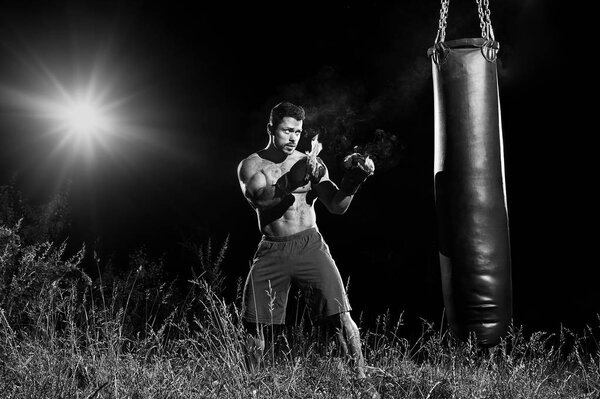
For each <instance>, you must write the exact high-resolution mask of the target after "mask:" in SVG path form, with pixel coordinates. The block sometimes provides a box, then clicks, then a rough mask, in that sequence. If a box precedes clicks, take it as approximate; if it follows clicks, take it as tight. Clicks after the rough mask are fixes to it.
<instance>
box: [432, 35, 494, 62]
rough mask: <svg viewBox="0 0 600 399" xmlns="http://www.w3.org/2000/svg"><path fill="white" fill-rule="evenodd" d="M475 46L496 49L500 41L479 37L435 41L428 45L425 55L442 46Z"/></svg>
mask: <svg viewBox="0 0 600 399" xmlns="http://www.w3.org/2000/svg"><path fill="white" fill-rule="evenodd" d="M476 47H479V48H483V47H489V48H492V49H494V50H498V49H499V48H500V43H498V42H496V41H494V40H487V39H484V38H481V37H476V38H468V39H456V40H448V41H447V42H439V43H436V44H435V45H434V46H432V47H429V49H427V56H428V57H431V56H432V55H433V53H434V51H436V49H437V50H438V51H439V50H441V49H444V48H447V49H450V48H476Z"/></svg>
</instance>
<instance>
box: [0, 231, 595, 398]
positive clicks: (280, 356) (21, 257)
mask: <svg viewBox="0 0 600 399" xmlns="http://www.w3.org/2000/svg"><path fill="white" fill-rule="evenodd" d="M18 228H19V227H18V226H16V227H12V228H7V227H2V228H1V229H0V278H1V282H0V284H1V285H0V289H2V291H1V292H0V397H1V398H86V399H90V398H363V397H376V395H379V397H382V398H597V397H600V348H599V346H598V343H597V341H596V337H597V331H596V329H595V328H589V329H587V330H586V331H584V332H583V333H581V334H578V335H577V334H575V333H573V332H571V331H569V330H567V329H562V330H561V331H560V332H558V333H555V334H551V333H545V332H536V333H533V334H529V335H528V336H526V335H525V334H524V332H523V330H522V329H521V328H517V327H513V328H512V329H511V330H510V332H509V334H508V335H507V336H506V338H505V339H504V340H503V341H502V342H501V344H500V345H498V346H496V347H494V348H491V349H482V348H480V347H478V346H477V344H476V340H475V339H470V340H467V341H466V342H462V341H457V340H455V339H454V338H453V337H452V336H450V335H449V334H448V333H447V331H445V330H444V329H442V330H440V329H438V328H435V327H434V326H433V325H432V324H430V323H427V322H425V321H424V322H423V324H422V333H421V334H420V337H418V338H417V339H414V340H409V339H407V338H405V337H403V328H404V325H403V320H402V318H400V319H398V320H391V317H390V315H389V313H388V314H384V315H381V316H380V317H379V318H378V322H377V323H376V326H375V328H374V329H364V330H363V331H362V340H363V351H364V356H365V360H366V362H367V364H368V365H369V370H368V373H367V374H368V378H367V379H366V380H358V379H356V378H355V372H354V370H353V368H352V367H351V365H350V364H351V363H350V362H349V359H346V358H344V357H340V356H339V355H338V351H337V348H336V345H335V344H334V342H335V340H325V341H323V340H322V339H320V338H319V337H321V335H320V334H319V331H318V329H317V328H310V327H309V328H305V327H304V326H306V323H302V322H298V323H297V324H296V325H293V326H288V327H287V328H285V329H283V330H280V331H278V330H271V329H267V331H266V333H267V346H268V347H267V348H266V350H265V356H264V362H263V365H262V367H261V368H260V369H259V370H258V371H256V372H255V373H249V372H247V371H246V368H245V358H244V356H245V351H244V342H245V337H246V335H245V331H244V328H243V326H242V324H241V320H240V306H239V298H238V299H236V300H233V301H231V302H228V301H227V300H226V299H224V298H223V296H222V294H221V292H220V290H221V288H222V283H223V280H222V279H221V278H220V275H219V273H218V269H219V266H220V263H221V262H222V260H223V258H224V256H225V250H226V247H227V242H225V243H224V244H223V246H222V248H221V250H220V251H218V253H217V254H216V255H215V256H211V252H210V248H207V247H204V248H203V249H202V248H200V250H199V251H198V256H199V259H200V264H201V268H200V269H199V270H198V271H197V273H195V274H193V277H192V278H191V279H190V280H189V281H185V282H179V283H176V282H169V283H165V282H164V281H158V280H157V275H159V274H160V268H161V262H160V261H150V260H148V259H147V257H146V256H145V255H144V253H143V252H137V253H134V254H133V255H132V257H131V259H130V262H131V267H130V268H129V270H128V271H127V272H125V273H124V274H122V275H120V276H119V275H110V274H101V275H100V276H99V277H98V278H97V279H95V280H93V281H92V279H90V278H89V277H88V276H87V275H86V274H85V273H84V272H83V271H81V269H80V267H79V266H80V262H81V259H82V258H83V256H84V253H83V250H82V251H81V252H80V253H78V254H77V255H76V256H75V257H72V258H68V259H65V256H64V247H63V246H58V247H56V246H54V245H52V244H50V243H43V244H33V245H24V244H23V243H22V242H21V241H20V239H19V234H18ZM208 246H210V244H209V245H208ZM215 285H216V289H215Z"/></svg>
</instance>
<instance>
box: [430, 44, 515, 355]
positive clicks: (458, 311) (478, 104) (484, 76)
mask: <svg viewBox="0 0 600 399" xmlns="http://www.w3.org/2000/svg"><path fill="white" fill-rule="evenodd" d="M438 36H439V35H438ZM498 48H499V45H498V42H496V41H494V40H489V39H485V38H474V39H458V40H452V41H446V42H444V41H438V42H436V44H435V45H434V46H433V47H432V48H430V49H429V51H428V55H429V56H430V57H431V60H432V73H433V86H434V87H433V88H434V113H435V152H434V184H435V204H436V212H437V223H438V250H439V258H440V267H441V277H442V290H443V298H444V304H445V307H446V317H447V320H448V322H449V325H450V329H451V331H452V332H453V334H454V335H455V336H457V337H459V338H460V339H463V340H464V339H467V338H468V336H469V335H470V334H471V333H474V334H475V336H476V339H477V341H478V343H479V344H480V345H482V346H493V345H496V344H497V343H499V341H500V339H501V337H502V336H503V335H504V334H505V333H506V332H507V330H508V327H509V324H510V322H511V318H512V288H511V263H510V262H511V259H510V245H509V230H508V212H507V204H506V191H505V180H504V159H503V144H502V127H501V119H500V101H499V93H498V77H497V66H496V56H497V52H498Z"/></svg>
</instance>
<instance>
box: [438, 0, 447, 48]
mask: <svg viewBox="0 0 600 399" xmlns="http://www.w3.org/2000/svg"><path fill="white" fill-rule="evenodd" d="M441 1H442V7H441V8H440V21H439V22H438V32H437V37H436V38H435V41H436V43H437V42H443V41H444V39H445V38H446V25H447V22H446V20H447V18H448V5H449V4H450V0H441Z"/></svg>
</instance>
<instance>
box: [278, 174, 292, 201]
mask: <svg viewBox="0 0 600 399" xmlns="http://www.w3.org/2000/svg"><path fill="white" fill-rule="evenodd" d="M290 186H291V184H290V181H289V179H288V175H287V173H286V174H284V175H283V176H281V177H280V178H279V179H277V182H275V196H276V197H284V196H286V195H288V194H289V193H291V192H292V191H294V188H292V187H290Z"/></svg>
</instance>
